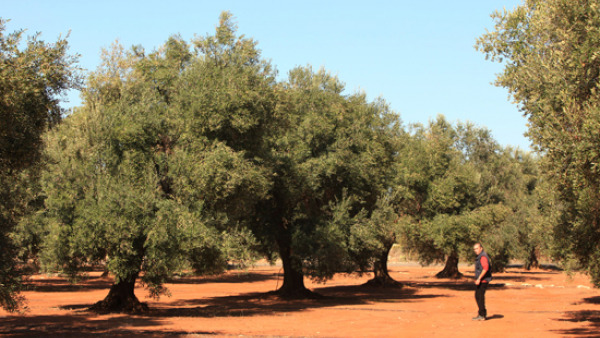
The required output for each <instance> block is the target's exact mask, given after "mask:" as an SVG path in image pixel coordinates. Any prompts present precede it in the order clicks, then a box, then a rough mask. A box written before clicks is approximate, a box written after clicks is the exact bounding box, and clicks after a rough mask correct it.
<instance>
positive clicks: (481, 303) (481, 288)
mask: <svg viewBox="0 0 600 338" xmlns="http://www.w3.org/2000/svg"><path fill="white" fill-rule="evenodd" d="M488 284H489V283H483V282H481V283H479V285H477V289H475V300H476V301H477V307H479V315H480V316H482V317H484V318H485V317H486V316H487V310H486V309H485V291H486V290H487V287H488Z"/></svg>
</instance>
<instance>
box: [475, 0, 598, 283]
mask: <svg viewBox="0 0 600 338" xmlns="http://www.w3.org/2000/svg"><path fill="white" fill-rule="evenodd" d="M599 5H600V4H599V3H598V2H597V1H569V2H566V1H562V0H536V1H533V0H529V1H526V2H525V3H524V4H523V5H522V6H519V7H517V8H516V9H515V10H513V11H504V12H496V13H494V15H493V17H494V18H495V19H496V27H495V30H494V31H492V32H489V33H487V34H485V35H483V36H482V37H481V38H480V39H479V40H478V43H477V47H478V49H479V50H481V51H482V52H484V53H485V54H486V56H487V57H490V58H491V59H492V60H495V59H499V60H504V61H505V68H504V72H503V73H502V74H500V75H499V76H498V79H497V82H496V83H497V85H499V86H503V87H506V88H508V90H509V91H510V93H511V94H512V95H513V97H514V99H515V101H516V102H518V103H519V104H520V106H521V109H522V111H523V112H524V113H525V115H526V116H527V117H528V120H529V131H528V136H529V137H530V139H531V140H532V141H533V143H534V145H535V146H536V148H537V150H539V151H540V152H541V153H542V154H543V155H544V157H545V158H546V162H545V163H547V166H545V167H544V168H543V171H544V173H545V176H546V177H547V180H549V181H552V182H554V184H555V186H556V188H557V190H558V192H559V198H560V201H561V202H562V203H563V208H562V216H561V218H560V221H559V222H558V226H557V227H556V229H555V236H554V237H555V238H556V239H557V240H558V244H560V245H561V246H563V248H564V250H563V252H565V254H567V255H568V253H569V252H571V253H572V254H574V255H575V257H576V258H578V259H579V260H580V262H581V264H582V265H583V266H585V267H589V268H590V272H591V273H592V278H593V280H594V283H595V284H596V285H600V274H598V273H597V269H596V268H595V266H597V261H596V260H595V259H596V255H595V253H597V252H598V251H599V250H600V247H599V246H598V245H599V244H598V243H600V237H599V235H598V234H599V233H600V232H599V231H598V229H599V228H600V218H599V216H598V215H599V213H598V210H600V195H599V191H600V189H599V187H600V172H599V167H598V163H599V160H600V157H599V156H600V155H599V154H600V153H599V152H598V149H599V146H600V143H599V140H600V137H599V136H600V135H599V130H600V128H599V126H600V125H599V124H600V109H599V96H598V76H599V74H600V62H599V59H598V53H597V51H598V48H599V46H600V39H599V37H600V32H599V30H598V27H600V11H599Z"/></svg>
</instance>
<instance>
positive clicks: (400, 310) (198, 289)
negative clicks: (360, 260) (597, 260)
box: [0, 263, 600, 337]
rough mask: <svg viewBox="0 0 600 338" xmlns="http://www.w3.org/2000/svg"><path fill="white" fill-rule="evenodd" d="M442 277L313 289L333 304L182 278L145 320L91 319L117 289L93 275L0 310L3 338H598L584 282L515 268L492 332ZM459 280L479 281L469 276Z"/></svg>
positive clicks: (505, 279)
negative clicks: (390, 285)
mask: <svg viewBox="0 0 600 338" xmlns="http://www.w3.org/2000/svg"><path fill="white" fill-rule="evenodd" d="M440 268H441V267H439V266H437V267H424V268H423V267H420V266H418V265H416V264H411V263H397V264H392V266H391V269H390V270H391V275H392V277H394V278H395V279H397V280H399V281H402V282H404V283H405V284H406V285H407V286H405V287H404V288H402V289H380V288H367V287H363V286H360V285H361V284H362V283H364V282H366V281H367V280H368V279H369V278H370V276H369V275H364V276H362V277H361V276H357V275H350V276H348V275H339V276H336V278H334V279H333V280H331V281H329V282H327V283H326V284H312V283H310V282H309V283H307V284H308V286H309V287H310V288H311V289H313V290H315V291H317V292H319V293H321V294H323V295H325V296H327V297H325V299H320V300H306V301H280V300H278V299H276V298H274V297H272V296H268V295H266V294H265V293H266V292H269V291H273V290H275V289H276V288H277V287H278V286H280V285H281V281H282V279H281V278H282V277H281V275H280V274H281V269H280V268H279V267H257V268H254V269H251V270H249V271H232V272H229V273H227V274H225V275H222V276H217V277H206V278H202V277H185V278H180V279H177V280H174V281H173V282H172V283H170V284H168V285H167V286H168V288H169V290H170V291H171V294H172V295H171V297H163V298H161V299H160V300H158V301H156V300H152V299H147V298H145V297H146V294H147V292H146V291H145V290H144V289H143V288H141V287H140V288H138V289H137V290H136V293H137V295H138V297H139V298H140V300H142V301H146V302H148V305H149V306H150V308H151V311H150V312H149V313H147V314H144V315H125V314H113V315H98V314H95V313H91V312H88V311H86V310H85V308H86V307H87V306H90V305H91V304H93V303H94V302H96V301H98V300H100V299H102V298H103V297H104V296H106V294H107V292H108V289H109V286H110V283H111V280H110V278H106V277H99V273H91V274H90V277H89V278H87V279H84V280H83V281H82V282H81V283H80V284H78V285H70V284H68V283H67V282H65V280H64V279H62V278H59V277H50V276H45V275H36V276H34V277H33V278H32V280H31V281H30V283H29V284H28V291H25V292H24V295H25V296H26V298H27V299H28V304H27V305H28V310H27V312H25V313H24V314H7V313H5V312H3V311H2V310H0V336H9V337H26V336H27V337H34V336H35V337H39V336H62V337H81V336H95V335H101V336H108V337H120V336H121V337H129V336H144V337H163V336H184V337H204V336H212V335H216V336H246V337H247V336H257V337H278V336H285V337H307V336H308V337H366V336H371V337H431V336H435V337H462V336H476V337H484V336H485V337H554V336H557V337H564V336H575V337H594V336H595V337H597V336H600V290H597V289H592V288H590V287H591V284H590V283H589V279H588V278H587V277H586V276H583V275H580V274H576V275H574V276H573V277H572V278H569V277H568V276H567V275H566V274H564V273H563V272H560V271H556V270H533V271H525V270H522V269H520V268H518V267H510V268H509V269H508V270H507V272H506V273H503V274H496V277H495V279H494V281H493V283H492V285H491V286H490V288H489V289H488V293H487V301H488V314H489V315H490V317H491V318H490V319H489V320H487V321H485V322H473V321H472V320H471V317H473V316H475V315H476V305H475V300H474V294H473V287H472V282H471V280H470V279H468V278H464V279H462V280H458V281H457V280H449V279H448V280H446V279H437V278H435V277H434V275H435V273H437V272H438V271H439V270H440ZM461 272H462V273H464V274H465V275H466V276H470V275H471V274H472V272H473V271H472V267H469V266H463V267H461Z"/></svg>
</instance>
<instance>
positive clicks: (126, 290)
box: [90, 276, 148, 313]
mask: <svg viewBox="0 0 600 338" xmlns="http://www.w3.org/2000/svg"><path fill="white" fill-rule="evenodd" d="M136 279H137V276H134V277H131V278H128V279H127V280H122V281H120V282H118V283H115V284H113V285H112V286H111V288H110V291H109V292H108V295H107V296H106V298H104V299H103V300H101V301H99V302H98V303H96V304H94V305H92V307H91V308H90V310H92V311H97V312H128V313H139V312H144V311H147V310H148V306H147V305H146V304H145V303H141V302H140V301H139V300H138V298H137V297H136V296H135V294H134V288H135V280H136Z"/></svg>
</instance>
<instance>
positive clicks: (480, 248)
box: [473, 243, 483, 256]
mask: <svg viewBox="0 0 600 338" xmlns="http://www.w3.org/2000/svg"><path fill="white" fill-rule="evenodd" d="M473 251H475V254H476V255H478V256H479V254H480V253H481V252H482V251H483V246H481V243H475V245H473Z"/></svg>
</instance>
